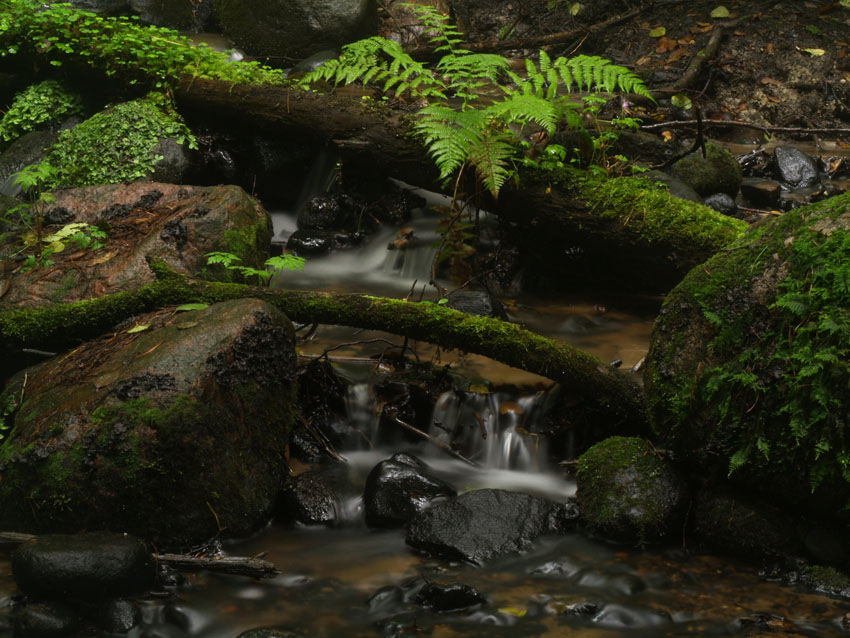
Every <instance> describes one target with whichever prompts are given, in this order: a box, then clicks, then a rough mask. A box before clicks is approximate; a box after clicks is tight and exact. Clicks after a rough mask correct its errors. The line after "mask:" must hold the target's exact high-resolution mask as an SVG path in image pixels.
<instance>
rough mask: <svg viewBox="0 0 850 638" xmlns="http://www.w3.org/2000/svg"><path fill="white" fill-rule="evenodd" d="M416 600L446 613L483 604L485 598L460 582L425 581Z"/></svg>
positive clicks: (485, 600)
mask: <svg viewBox="0 0 850 638" xmlns="http://www.w3.org/2000/svg"><path fill="white" fill-rule="evenodd" d="M416 602H418V603H419V604H420V605H422V606H424V607H428V608H429V609H432V610H434V611H436V612H438V613H447V612H452V611H460V610H461V609H469V608H470V607H475V606H477V605H483V604H484V603H486V602H487V599H486V598H484V596H482V595H481V593H479V592H478V590H477V589H475V588H474V587H470V586H469V585H464V584H462V583H451V584H447V585H443V584H441V583H434V582H431V583H427V584H426V585H425V586H424V587H423V588H422V589H420V590H419V593H418V594H417V595H416Z"/></svg>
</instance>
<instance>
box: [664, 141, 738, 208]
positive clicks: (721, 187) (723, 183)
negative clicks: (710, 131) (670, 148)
mask: <svg viewBox="0 0 850 638" xmlns="http://www.w3.org/2000/svg"><path fill="white" fill-rule="evenodd" d="M673 172H674V173H675V174H676V176H677V177H679V179H681V180H682V181H683V182H685V183H686V184H689V185H690V186H691V187H692V188H693V189H694V190H695V191H696V192H697V193H699V194H700V195H701V196H702V197H708V196H709V195H713V194H715V193H726V194H727V195H729V196H730V197H735V196H736V195H737V194H738V189H740V188H741V179H742V173H741V165H740V164H738V161H737V160H736V159H735V157H734V155H732V153H730V152H729V151H728V150H726V149H725V148H721V147H719V146H717V145H715V144H712V143H711V142H709V143H708V144H706V145H705V157H703V156H702V153H700V152H699V151H698V152H695V153H692V154H690V155H688V156H687V157H685V158H682V159H680V160H679V161H678V162H676V163H675V164H673Z"/></svg>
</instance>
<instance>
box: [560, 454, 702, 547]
mask: <svg viewBox="0 0 850 638" xmlns="http://www.w3.org/2000/svg"><path fill="white" fill-rule="evenodd" d="M576 486H577V496H578V502H579V510H580V511H581V516H582V519H583V520H584V521H585V522H586V523H587V525H588V526H589V527H590V529H592V530H593V531H595V532H597V533H599V534H602V535H604V536H607V537H609V538H612V539H615V540H620V541H627V542H636V543H639V544H645V543H651V542H656V541H659V540H662V539H663V538H665V537H667V536H669V535H670V534H671V533H672V532H674V531H677V530H680V529H681V523H682V520H683V517H684V513H685V508H686V507H687V505H688V489H687V485H686V484H685V482H684V480H683V479H682V478H681V477H680V476H679V474H678V472H676V471H675V470H674V469H673V468H672V467H671V466H670V465H669V464H668V463H666V462H664V461H662V460H661V459H659V458H658V456H656V455H655V454H653V453H652V450H651V449H649V448H648V446H647V443H646V441H644V440H642V439H638V438H626V437H611V438H609V439H605V440H604V441H602V442H601V443H597V444H596V445H594V446H593V447H591V448H590V449H589V450H588V451H587V452H585V453H584V454H582V456H581V457H580V458H579V462H578V472H577V474H576Z"/></svg>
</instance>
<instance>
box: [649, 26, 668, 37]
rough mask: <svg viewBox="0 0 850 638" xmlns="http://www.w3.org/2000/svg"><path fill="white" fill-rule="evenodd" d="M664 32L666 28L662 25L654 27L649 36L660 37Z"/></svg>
mask: <svg viewBox="0 0 850 638" xmlns="http://www.w3.org/2000/svg"><path fill="white" fill-rule="evenodd" d="M665 33H667V29H665V28H664V27H655V28H654V29H653V30H652V31H650V32H649V37H650V38H660V37H661V36H662V35H664V34H665Z"/></svg>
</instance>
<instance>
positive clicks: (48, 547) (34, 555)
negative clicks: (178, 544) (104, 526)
mask: <svg viewBox="0 0 850 638" xmlns="http://www.w3.org/2000/svg"><path fill="white" fill-rule="evenodd" d="M12 574H13V576H14V578H15V582H16V583H17V584H18V587H19V588H20V589H21V591H23V592H24V593H25V594H27V596H30V597H32V598H35V599H40V598H47V599H68V598H74V599H88V598H111V597H114V596H126V595H129V594H136V593H139V592H143V591H146V590H148V589H150V588H151V587H153V585H154V582H155V578H156V566H155V564H154V560H153V558H152V556H151V551H150V549H149V548H148V547H147V545H145V543H143V542H142V541H140V540H139V539H137V538H133V537H132V536H125V535H121V534H79V535H63V534H56V535H51V534H46V535H43V536H39V537H37V538H36V539H35V540H33V541H28V542H26V543H23V544H22V545H20V546H19V547H18V548H17V549H16V550H15V552H14V553H13V554H12Z"/></svg>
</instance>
